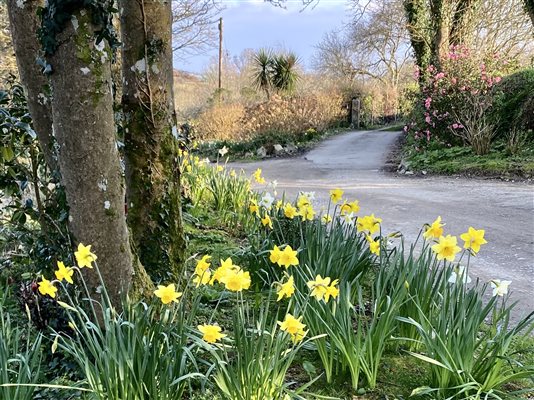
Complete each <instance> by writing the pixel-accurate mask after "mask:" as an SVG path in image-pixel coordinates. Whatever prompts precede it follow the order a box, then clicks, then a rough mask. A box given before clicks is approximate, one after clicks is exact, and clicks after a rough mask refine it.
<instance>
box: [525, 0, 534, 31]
mask: <svg viewBox="0 0 534 400" xmlns="http://www.w3.org/2000/svg"><path fill="white" fill-rule="evenodd" d="M523 1H524V2H525V10H527V14H528V15H529V17H530V20H531V21H532V25H533V26H534V0H523Z"/></svg>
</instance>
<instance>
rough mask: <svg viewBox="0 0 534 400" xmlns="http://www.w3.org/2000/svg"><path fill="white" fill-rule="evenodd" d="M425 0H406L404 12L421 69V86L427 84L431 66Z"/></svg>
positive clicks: (416, 59)
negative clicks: (428, 71)
mask: <svg viewBox="0 0 534 400" xmlns="http://www.w3.org/2000/svg"><path fill="white" fill-rule="evenodd" d="M426 8H427V5H426V1H425V0H404V11H405V13H406V19H407V22H408V26H407V28H408V33H409V34H410V42H411V44H412V48H413V51H414V57H415V61H416V64H417V66H418V67H419V69H420V74H419V84H420V85H421V84H423V83H424V82H425V79H426V76H427V68H428V66H429V65H430V59H431V47H430V35H429V34H428V32H429V21H428V16H427V12H426V11H427V10H426Z"/></svg>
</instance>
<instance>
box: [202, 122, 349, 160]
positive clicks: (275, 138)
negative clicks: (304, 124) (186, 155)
mask: <svg viewBox="0 0 534 400" xmlns="http://www.w3.org/2000/svg"><path fill="white" fill-rule="evenodd" d="M349 130H350V129H349V128H336V129H332V130H328V131H325V132H317V131H315V130H313V129H310V130H308V131H306V132H303V133H301V134H298V135H288V134H285V133H279V132H269V133H265V134H263V135H258V136H256V137H254V138H251V139H248V140H244V141H233V140H214V141H209V142H202V143H200V144H199V146H198V148H197V149H196V154H197V155H199V156H200V157H201V158H204V157H208V158H210V159H216V158H217V156H218V152H219V150H220V149H222V148H223V147H226V148H227V149H228V155H230V156H231V157H232V159H233V160H247V159H248V160H255V159H259V158H265V157H260V156H258V154H257V151H258V149H260V148H261V147H263V148H265V150H266V153H267V154H266V157H279V156H288V155H295V154H301V153H302V152H305V151H307V150H309V149H310V148H312V147H313V146H315V145H316V144H317V143H319V142H320V141H322V140H324V139H326V138H328V137H330V136H334V135H337V134H339V133H343V132H347V131H349ZM277 144H279V145H281V146H283V147H286V146H294V151H292V152H290V153H286V152H283V153H281V154H276V153H275V151H274V146H275V145H277Z"/></svg>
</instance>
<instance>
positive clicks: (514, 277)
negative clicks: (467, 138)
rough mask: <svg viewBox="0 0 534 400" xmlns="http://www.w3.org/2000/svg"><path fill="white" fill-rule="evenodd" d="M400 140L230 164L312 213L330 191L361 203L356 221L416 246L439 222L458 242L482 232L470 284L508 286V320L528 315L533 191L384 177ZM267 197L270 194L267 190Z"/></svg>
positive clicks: (533, 257) (361, 135) (333, 142)
mask: <svg viewBox="0 0 534 400" xmlns="http://www.w3.org/2000/svg"><path fill="white" fill-rule="evenodd" d="M399 135H400V133H399V132H385V131H358V132H348V133H345V134H342V135H339V136H335V137H332V138H330V139H327V140H326V141H324V142H323V143H321V144H320V145H318V146H317V147H316V148H315V149H313V150H311V151H310V152H308V153H306V154H304V155H303V156H299V157H296V158H286V159H280V158H277V159H269V160H264V161H257V162H249V163H245V162H244V163H232V164H230V165H229V167H233V168H242V169H243V170H245V172H247V173H249V174H250V173H252V172H254V170H256V168H261V169H262V170H263V176H264V177H265V178H266V180H267V181H272V180H276V181H278V186H277V191H278V194H279V196H280V195H281V193H282V192H285V193H286V198H290V199H293V198H295V197H296V196H297V194H298V192H299V191H313V192H315V195H316V199H317V200H316V202H315V204H317V206H318V207H321V206H326V205H327V204H328V198H329V193H328V191H329V190H330V189H334V188H341V189H343V190H344V191H345V194H344V198H346V199H357V200H359V201H360V205H361V211H360V213H359V215H366V214H369V213H375V215H376V216H378V217H381V218H382V220H383V223H382V232H393V231H397V230H399V231H401V232H402V233H403V234H404V236H405V240H406V241H407V242H413V241H415V239H416V237H417V235H418V233H419V230H420V228H421V226H422V225H423V224H424V223H431V222H432V221H434V219H435V218H436V217H437V216H438V215H440V216H441V217H442V220H443V222H445V223H446V226H445V234H447V233H450V234H452V235H456V236H458V241H459V244H460V245H462V244H463V242H462V241H461V240H460V238H459V235H460V234H461V233H463V232H465V231H467V228H468V227H469V226H473V227H474V228H475V229H485V230H486V236H485V237H486V240H487V241H488V244H487V245H484V246H482V249H481V251H480V253H479V255H478V256H477V257H476V258H474V259H473V258H472V261H471V267H470V276H471V277H472V278H474V277H479V278H480V279H481V280H482V281H489V280H491V279H501V280H510V281H512V284H511V286H510V291H511V297H512V299H513V300H519V302H520V304H519V306H518V307H517V309H516V311H515V312H514V320H517V318H519V317H520V316H521V315H523V314H525V313H527V312H530V311H532V310H534V185H532V184H529V183H513V182H501V181H496V180H482V179H467V178H454V177H438V176H436V177H413V176H398V175H396V174H391V173H387V172H384V171H382V168H383V166H384V164H385V162H386V158H387V156H388V154H389V152H390V151H391V147H392V146H393V145H394V143H395V142H396V141H397V139H398V136H399ZM270 191H271V192H272V189H270Z"/></svg>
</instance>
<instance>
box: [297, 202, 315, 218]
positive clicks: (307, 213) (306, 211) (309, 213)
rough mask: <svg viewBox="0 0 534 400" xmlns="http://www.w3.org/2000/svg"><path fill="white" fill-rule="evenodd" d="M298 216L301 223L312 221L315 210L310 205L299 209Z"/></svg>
mask: <svg viewBox="0 0 534 400" xmlns="http://www.w3.org/2000/svg"><path fill="white" fill-rule="evenodd" d="M299 215H300V216H301V217H302V220H303V221H313V217H314V216H315V210H314V209H313V207H312V206H311V205H307V206H302V207H300V208H299Z"/></svg>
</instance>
